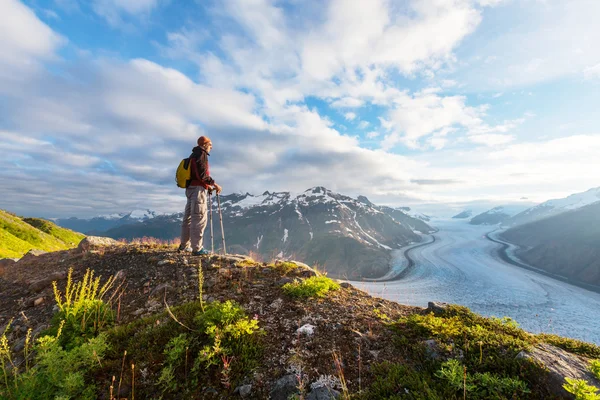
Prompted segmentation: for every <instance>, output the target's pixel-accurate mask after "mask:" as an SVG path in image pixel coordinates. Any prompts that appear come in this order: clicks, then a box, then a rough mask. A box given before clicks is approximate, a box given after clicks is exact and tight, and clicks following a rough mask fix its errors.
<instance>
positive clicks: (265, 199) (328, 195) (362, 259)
mask: <svg viewBox="0 0 600 400" xmlns="http://www.w3.org/2000/svg"><path fill="white" fill-rule="evenodd" d="M220 200H221V207H222V211H223V222H224V226H225V237H226V241H227V247H228V251H229V252H236V253H249V252H254V253H256V254H259V255H260V256H262V257H263V258H264V259H265V260H270V259H272V258H276V257H283V258H285V257H293V258H296V259H301V260H303V261H305V262H308V263H311V264H318V265H320V266H321V267H323V268H326V269H327V271H328V272H329V273H330V274H332V275H336V276H352V277H362V276H365V277H367V276H370V277H374V276H378V275H383V274H384V273H385V272H387V268H388V267H389V260H390V252H389V250H391V249H394V248H400V247H402V246H404V245H406V244H408V243H411V242H418V241H420V240H421V236H420V233H428V232H431V231H433V229H432V228H431V227H430V226H429V225H427V224H426V223H425V222H424V221H423V220H421V219H418V218H414V217H413V216H410V215H408V214H407V213H406V212H405V211H403V210H401V209H397V208H392V207H386V206H377V205H375V204H373V203H371V202H370V201H369V200H368V199H367V198H366V197H364V196H359V197H358V198H352V197H349V196H345V195H342V194H339V193H335V192H332V191H331V190H328V189H326V188H324V187H314V188H311V189H308V190H306V191H305V192H303V193H300V194H299V195H297V196H293V195H292V194H290V193H289V192H268V191H267V192H264V193H262V194H260V195H252V194H249V193H246V194H241V193H234V194H230V195H224V196H221V197H220ZM212 207H213V217H214V218H215V220H214V232H215V237H214V243H215V247H216V248H218V247H220V243H221V234H220V225H219V220H218V214H217V213H216V210H217V203H216V197H213V203H212ZM181 217H182V215H181V213H179V214H172V215H157V216H155V217H153V218H148V219H143V220H141V221H138V222H134V223H128V224H122V225H120V226H116V227H114V228H112V229H109V230H107V231H106V232H104V233H103V235H105V236H110V237H114V238H125V239H132V238H136V237H142V236H151V237H157V238H161V239H174V238H177V237H179V234H180V224H181ZM204 246H205V247H207V248H209V249H210V247H211V243H210V228H207V230H206V233H205V241H204Z"/></svg>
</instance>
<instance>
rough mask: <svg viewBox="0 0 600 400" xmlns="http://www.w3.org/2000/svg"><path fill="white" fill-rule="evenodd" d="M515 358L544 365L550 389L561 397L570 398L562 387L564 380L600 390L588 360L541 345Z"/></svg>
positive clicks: (547, 345) (599, 382) (545, 344)
mask: <svg viewBox="0 0 600 400" xmlns="http://www.w3.org/2000/svg"><path fill="white" fill-rule="evenodd" d="M517 358H521V359H529V360H532V361H534V362H539V363H541V364H542V365H544V366H545V367H546V368H547V369H548V373H549V377H550V379H549V382H548V384H549V385H550V389H551V390H552V392H553V393H556V394H560V395H561V396H568V397H571V395H570V394H568V393H567V391H566V390H565V389H563V387H562V386H563V384H564V383H565V378H571V379H583V380H586V381H588V384H590V385H594V386H596V387H597V388H598V389H600V381H598V380H597V379H596V378H595V377H594V375H593V374H592V373H591V372H590V371H589V369H588V368H589V363H590V360H588V359H587V358H585V357H582V356H579V355H576V354H572V353H569V352H567V351H565V350H563V349H561V348H558V347H556V346H552V345H550V344H547V343H542V344H539V345H537V346H536V347H534V348H533V349H532V350H531V352H526V351H522V352H520V353H519V354H518V355H517Z"/></svg>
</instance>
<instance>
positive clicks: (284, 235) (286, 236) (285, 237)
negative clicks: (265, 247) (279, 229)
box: [281, 229, 289, 243]
mask: <svg viewBox="0 0 600 400" xmlns="http://www.w3.org/2000/svg"><path fill="white" fill-rule="evenodd" d="M288 233H289V232H288V230H287V229H284V230H283V239H281V240H282V241H283V243H285V242H287V240H288Z"/></svg>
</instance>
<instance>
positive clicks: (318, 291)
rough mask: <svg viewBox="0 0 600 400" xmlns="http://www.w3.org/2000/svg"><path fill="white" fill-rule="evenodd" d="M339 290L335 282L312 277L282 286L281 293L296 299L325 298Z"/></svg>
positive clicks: (324, 278) (323, 277) (321, 277)
mask: <svg viewBox="0 0 600 400" xmlns="http://www.w3.org/2000/svg"><path fill="white" fill-rule="evenodd" d="M339 289H340V285H339V284H338V283H337V282H334V281H333V280H331V279H329V278H327V277H325V276H313V277H311V278H308V279H304V280H302V281H295V282H291V283H286V284H285V285H283V291H284V292H285V293H286V294H287V295H289V296H291V297H297V298H310V297H325V296H326V295H327V293H329V292H330V291H332V290H339Z"/></svg>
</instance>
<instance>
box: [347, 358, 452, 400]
mask: <svg viewBox="0 0 600 400" xmlns="http://www.w3.org/2000/svg"><path fill="white" fill-rule="evenodd" d="M372 373H373V375H374V381H373V383H372V384H371V385H370V386H369V388H368V389H367V390H365V391H364V392H363V393H362V394H360V395H359V396H358V397H359V398H360V399H364V400H371V399H390V400H392V399H415V400H417V399H419V400H421V399H422V400H442V399H446V398H447V397H444V396H442V395H440V394H439V392H438V391H437V390H436V388H435V386H436V383H435V382H434V381H432V379H431V378H430V377H429V376H428V375H427V374H424V373H422V372H418V371H416V370H415V369H413V368H411V367H410V366H408V365H404V364H397V363H390V362H384V363H381V364H376V365H374V366H373V369H372Z"/></svg>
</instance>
